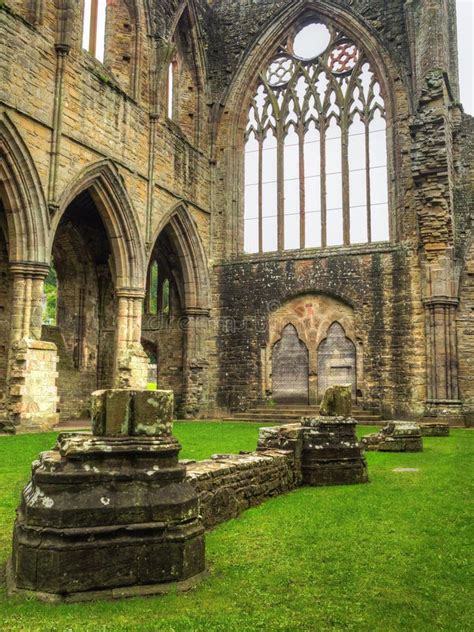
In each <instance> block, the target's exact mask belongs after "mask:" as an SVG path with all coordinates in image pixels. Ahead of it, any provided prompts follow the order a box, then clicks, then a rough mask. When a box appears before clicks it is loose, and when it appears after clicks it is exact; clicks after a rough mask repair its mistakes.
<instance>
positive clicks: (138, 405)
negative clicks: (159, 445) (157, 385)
mask: <svg viewBox="0 0 474 632" xmlns="http://www.w3.org/2000/svg"><path fill="white" fill-rule="evenodd" d="M173 406H174V398H173V392H172V391H137V392H136V393H134V396H133V415H132V420H131V428H130V432H131V434H132V435H134V436H138V435H147V436H153V435H159V434H171V432H172V431H173Z"/></svg>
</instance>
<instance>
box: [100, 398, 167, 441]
mask: <svg viewBox="0 0 474 632" xmlns="http://www.w3.org/2000/svg"><path fill="white" fill-rule="evenodd" d="M173 406H174V397H173V392H172V391H148V390H144V391H136V390H132V389H110V390H102V391H96V392H95V393H93V394H92V433H93V434H94V435H96V436H107V437H120V436H140V435H144V436H149V437H151V436H159V435H161V434H171V433H172V431H173Z"/></svg>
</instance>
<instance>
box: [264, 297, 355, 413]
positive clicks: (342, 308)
mask: <svg viewBox="0 0 474 632" xmlns="http://www.w3.org/2000/svg"><path fill="white" fill-rule="evenodd" d="M360 338H361V336H359V335H358V333H357V318H356V313H355V311H354V309H353V307H352V306H351V305H349V304H348V303H346V302H345V301H343V300H341V299H338V298H335V297H333V296H329V295H326V294H318V293H312V294H304V295H300V296H297V297H294V298H292V299H289V300H288V301H286V302H284V303H282V305H281V306H280V307H278V309H276V310H274V311H272V313H271V314H270V315H269V326H268V344H267V346H266V347H265V348H264V349H263V351H262V353H263V357H262V371H263V375H262V398H263V399H270V400H273V401H274V402H275V403H276V404H295V403H297V404H305V405H307V404H310V405H315V404H317V403H318V402H319V401H320V400H321V398H322V396H323V394H324V391H325V390H326V388H328V387H329V386H332V385H334V384H351V385H352V394H353V399H354V401H356V400H357V399H361V398H363V393H364V372H363V344H362V343H361V341H360ZM357 341H360V342H358V343H357V344H356V342H357ZM361 403H362V402H361Z"/></svg>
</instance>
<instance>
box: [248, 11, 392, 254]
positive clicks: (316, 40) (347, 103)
mask: <svg viewBox="0 0 474 632" xmlns="http://www.w3.org/2000/svg"><path fill="white" fill-rule="evenodd" d="M244 206H245V210H244V250H245V252H249V253H256V252H269V251H274V250H288V249H297V248H318V247H326V246H338V245H348V244H360V243H370V242H378V241H387V240H388V239H389V202H388V174H387V140H386V112H385V104H384V99H383V96H382V92H381V87H380V83H379V81H378V80H377V77H376V75H375V72H374V69H373V67H372V66H371V64H370V62H369V60H368V59H367V57H366V56H365V55H364V52H363V50H362V49H361V48H360V47H359V46H358V45H356V44H355V43H354V42H353V41H351V40H350V39H349V38H347V37H346V36H345V35H344V34H343V33H342V32H341V31H339V30H338V29H336V28H335V27H333V26H332V25H330V24H327V25H326V24H323V23H321V22H313V23H309V24H306V26H304V27H303V28H301V29H300V30H299V31H297V32H296V34H292V35H290V37H289V38H288V41H287V42H286V44H285V45H284V46H281V47H280V48H279V49H278V51H277V52H276V54H275V56H274V58H273V59H272V61H271V62H270V64H269V66H268V67H267V68H266V69H265V71H264V72H263V73H261V75H260V79H259V83H258V87H257V90H256V92H255V93H254V96H253V98H252V101H251V106H250V109H249V115H248V124H247V129H246V133H245V200H244Z"/></svg>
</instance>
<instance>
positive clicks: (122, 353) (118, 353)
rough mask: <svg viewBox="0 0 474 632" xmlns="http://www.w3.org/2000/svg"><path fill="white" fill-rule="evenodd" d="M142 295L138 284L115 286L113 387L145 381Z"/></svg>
mask: <svg viewBox="0 0 474 632" xmlns="http://www.w3.org/2000/svg"><path fill="white" fill-rule="evenodd" d="M144 298H145V293H144V291H143V289H142V288H139V289H137V288H122V289H119V290H117V323H116V334H115V336H116V338H115V375H114V384H115V385H116V387H117V388H146V385H147V380H148V358H147V355H146V353H145V352H144V350H143V348H142V345H141V342H140V338H141V331H142V313H143V300H144Z"/></svg>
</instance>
